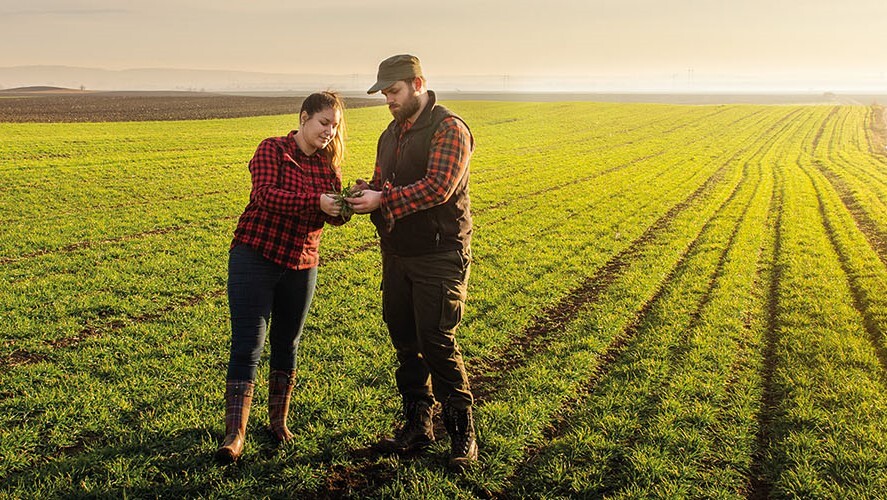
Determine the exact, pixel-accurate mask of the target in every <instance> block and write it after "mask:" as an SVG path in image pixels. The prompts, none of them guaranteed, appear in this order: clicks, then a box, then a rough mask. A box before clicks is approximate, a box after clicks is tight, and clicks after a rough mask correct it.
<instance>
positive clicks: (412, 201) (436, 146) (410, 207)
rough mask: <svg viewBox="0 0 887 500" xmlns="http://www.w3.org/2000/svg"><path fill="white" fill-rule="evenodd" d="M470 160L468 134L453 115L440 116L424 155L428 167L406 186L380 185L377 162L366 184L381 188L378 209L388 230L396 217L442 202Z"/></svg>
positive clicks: (380, 172) (402, 133)
mask: <svg viewBox="0 0 887 500" xmlns="http://www.w3.org/2000/svg"><path fill="white" fill-rule="evenodd" d="M411 126H412V123H410V122H405V123H404V125H403V126H402V128H401V131H400V137H399V138H398V142H400V141H401V140H403V135H404V133H406V131H407V130H409V129H410V127H411ZM470 159H471V134H470V132H469V131H468V127H466V126H465V124H464V123H462V121H461V120H459V119H458V118H454V117H452V116H451V117H448V118H446V119H444V121H442V122H441V123H440V125H439V126H438V128H437V130H436V131H435V132H434V135H433V136H432V137H431V150H430V152H429V154H428V169H427V171H426V173H425V177H423V178H422V179H420V180H419V181H418V182H414V183H413V184H409V185H406V186H393V185H391V183H390V182H387V181H386V182H385V183H384V184H382V181H381V180H382V169H381V167H380V166H379V165H378V164H377V165H376V168H375V171H374V172H373V179H372V181H371V182H370V185H371V186H373V188H374V189H378V190H381V191H382V199H381V204H380V206H379V209H380V210H381V211H382V216H383V217H385V222H386V224H387V225H388V230H389V231H390V230H391V229H392V228H393V227H394V223H395V221H397V219H402V218H404V217H406V216H407V215H410V214H414V213H416V212H418V211H420V210H427V209H429V208H431V207H434V206H437V205H440V204H442V203H445V202H446V201H447V200H448V199H450V196H452V194H453V191H454V190H455V189H456V186H457V185H458V184H459V180H460V179H461V178H462V176H463V175H465V171H466V169H467V168H468V162H469V160H470Z"/></svg>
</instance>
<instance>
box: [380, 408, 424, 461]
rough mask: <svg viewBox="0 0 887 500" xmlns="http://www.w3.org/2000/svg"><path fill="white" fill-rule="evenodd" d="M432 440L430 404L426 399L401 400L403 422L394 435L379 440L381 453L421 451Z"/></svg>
mask: <svg viewBox="0 0 887 500" xmlns="http://www.w3.org/2000/svg"><path fill="white" fill-rule="evenodd" d="M433 442H434V428H433V427H432V424H431V405H430V404H428V402H427V401H410V400H406V399H405V400H404V401H403V422H402V424H401V427H400V428H399V429H397V430H396V431H395V432H394V437H389V438H384V439H382V440H381V441H379V444H378V445H377V448H378V449H379V450H380V451H382V452H383V453H398V454H408V453H414V452H418V451H423V450H425V448H427V447H428V446H429V445H430V444H431V443H433Z"/></svg>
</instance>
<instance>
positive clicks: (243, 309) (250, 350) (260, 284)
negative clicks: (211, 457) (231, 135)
mask: <svg viewBox="0 0 887 500" xmlns="http://www.w3.org/2000/svg"><path fill="white" fill-rule="evenodd" d="M343 111H344V104H343V102H342V100H341V98H340V97H339V96H338V95H337V94H336V93H333V92H319V93H315V94H311V95H310V96H308V98H306V99H305V101H304V102H303V103H302V109H301V111H300V112H299V129H298V130H294V131H292V132H290V133H289V134H288V135H287V136H285V137H272V138H269V139H265V140H264V141H262V143H261V144H259V147H258V149H257V150H256V153H255V155H253V158H252V160H251V161H250V163H249V171H250V174H251V177H252V191H251V192H250V197H249V204H247V206H246V209H245V210H244V212H243V215H241V216H240V221H239V222H238V223H237V229H236V230H235V231H234V241H233V242H232V243H231V249H230V252H229V257H228V259H229V260H228V302H229V305H230V309H231V333H232V335H231V355H230V359H229V362H228V375H227V383H226V387H225V406H226V412H225V440H224V441H223V442H222V444H221V446H220V447H219V449H218V450H217V451H216V458H217V459H218V460H219V461H222V462H226V463H227V462H233V461H235V460H237V459H238V458H239V457H240V455H241V453H242V451H243V442H244V438H245V434H246V422H247V419H248V417H249V409H250V404H251V403H252V395H253V388H254V381H255V378H256V367H257V366H258V363H259V358H260V357H261V354H262V348H263V347H264V344H265V331H266V327H267V325H268V324H269V322H270V325H271V326H270V329H269V330H270V331H269V333H268V337H269V343H270V344H271V362H270V374H269V377H268V417H269V420H270V426H269V430H270V431H271V434H272V435H273V436H274V437H275V438H276V439H277V440H278V441H279V442H283V441H287V440H289V439H291V438H292V437H293V435H292V433H291V432H290V431H289V429H288V428H287V426H286V417H287V414H288V412H289V403H290V398H291V395H292V390H293V384H294V383H295V368H296V351H297V349H298V346H299V337H300V335H301V332H302V327H303V325H304V324H305V317H306V314H307V312H308V308H309V306H310V305H311V299H312V297H313V295H314V286H315V283H316V279H317V263H318V258H317V249H318V245H319V243H320V235H321V232H322V231H323V225H324V223H325V222H326V223H330V224H334V225H341V224H343V223H344V222H345V218H344V217H342V208H341V206H340V205H339V202H338V200H337V199H336V198H334V197H332V196H330V195H329V194H328V193H331V192H339V191H340V190H341V186H342V176H341V171H340V170H339V166H340V164H341V161H342V157H343V155H344V153H345V141H344V139H345V121H344V116H343Z"/></svg>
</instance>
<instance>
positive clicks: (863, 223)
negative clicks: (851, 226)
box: [811, 108, 887, 265]
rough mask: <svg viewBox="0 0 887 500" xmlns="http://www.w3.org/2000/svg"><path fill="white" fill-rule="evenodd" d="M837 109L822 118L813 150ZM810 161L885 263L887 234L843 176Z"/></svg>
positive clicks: (816, 162)
mask: <svg viewBox="0 0 887 500" xmlns="http://www.w3.org/2000/svg"><path fill="white" fill-rule="evenodd" d="M837 111H838V108H833V109H832V111H831V113H829V115H828V117H827V119H826V120H823V123H822V126H821V127H820V128H819V130H818V131H817V133H816V137H815V138H814V139H813V145H812V147H811V149H812V150H813V151H816V148H817V147H818V146H819V142H820V140H821V139H822V135H823V134H824V133H825V128H826V125H827V124H828V121H829V120H831V119H832V118H833V117H834V115H835V114H836V113H837ZM812 163H813V166H814V167H816V169H817V170H818V171H819V172H820V173H821V174H822V176H823V177H825V178H826V180H827V181H828V182H829V184H831V185H832V188H834V190H835V192H836V193H837V194H838V198H839V199H840V200H841V203H842V204H843V205H844V207H845V208H846V209H847V211H848V212H850V215H851V216H852V217H853V220H854V221H855V222H856V227H857V228H858V229H859V231H860V232H861V233H862V234H863V236H865V239H866V240H868V242H869V245H871V247H872V248H873V249H874V250H875V253H877V254H878V257H879V258H880V259H881V262H882V263H884V264H885V265H887V234H884V232H883V231H881V229H880V228H879V227H878V224H877V223H876V222H875V221H874V220H873V219H872V218H871V216H870V215H869V214H868V212H866V211H865V208H864V207H863V206H862V205H861V204H860V203H859V201H858V200H857V199H856V197H855V196H854V195H853V190H852V189H851V188H850V186H848V185H847V182H846V181H845V180H844V179H843V178H841V177H840V176H839V175H838V174H836V173H835V172H833V171H832V170H831V169H829V168H827V167H826V166H825V165H823V164H822V162H820V161H819V160H815V159H814V160H813V162H812ZM811 181H812V179H811Z"/></svg>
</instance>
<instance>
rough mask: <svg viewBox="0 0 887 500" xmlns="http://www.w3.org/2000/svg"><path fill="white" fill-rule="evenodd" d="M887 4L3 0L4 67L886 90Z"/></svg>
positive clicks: (830, 0)
mask: <svg viewBox="0 0 887 500" xmlns="http://www.w3.org/2000/svg"><path fill="white" fill-rule="evenodd" d="M885 20H887V0H543V1H528V0H497V1H482V0H446V1H440V2H422V1H415V0H414V1H405V0H404V1H402V0H382V1H375V2H374V1H365V0H333V1H314V2H300V1H273V2H272V1H267V0H251V1H247V0H212V1H203V0H153V1H145V0H142V1H138V2H135V1H128V0H117V1H110V0H91V1H90V0H87V1H57V0H21V1H19V0H2V3H0V47H2V48H3V50H0V66H18V65H67V66H86V67H96V68H105V69H128V68H145V67H169V68H191V69H224V70H246V71H262V72H274V73H335V74H354V73H359V74H370V73H374V72H375V69H376V66H377V64H378V62H379V61H380V60H381V59H383V58H384V57H386V56H388V55H391V54H394V53H403V52H410V53H414V54H416V55H418V56H419V57H420V58H421V59H422V62H423V66H424V67H425V71H426V74H427V75H428V76H429V78H430V79H431V80H432V81H433V77H434V75H478V74H483V75H506V74H507V75H512V76H521V75H528V76H533V75H562V76H573V77H577V78H586V77H600V78H607V77H613V78H625V77H629V78H639V79H643V78H659V79H662V78H671V79H676V80H685V79H689V78H699V79H706V78H712V77H716V76H727V77H729V78H739V79H741V78H749V79H768V80H772V81H783V80H786V79H789V80H790V79H804V78H809V79H811V80H814V79H825V80H829V81H840V82H847V83H848V84H853V83H860V82H863V83H864V82H868V83H867V84H868V85H871V84H875V85H880V86H882V87H884V88H887V77H885V73H887V43H885V41H887V37H885V36H884V33H885V32H887V28H885V24H887V23H885Z"/></svg>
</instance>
